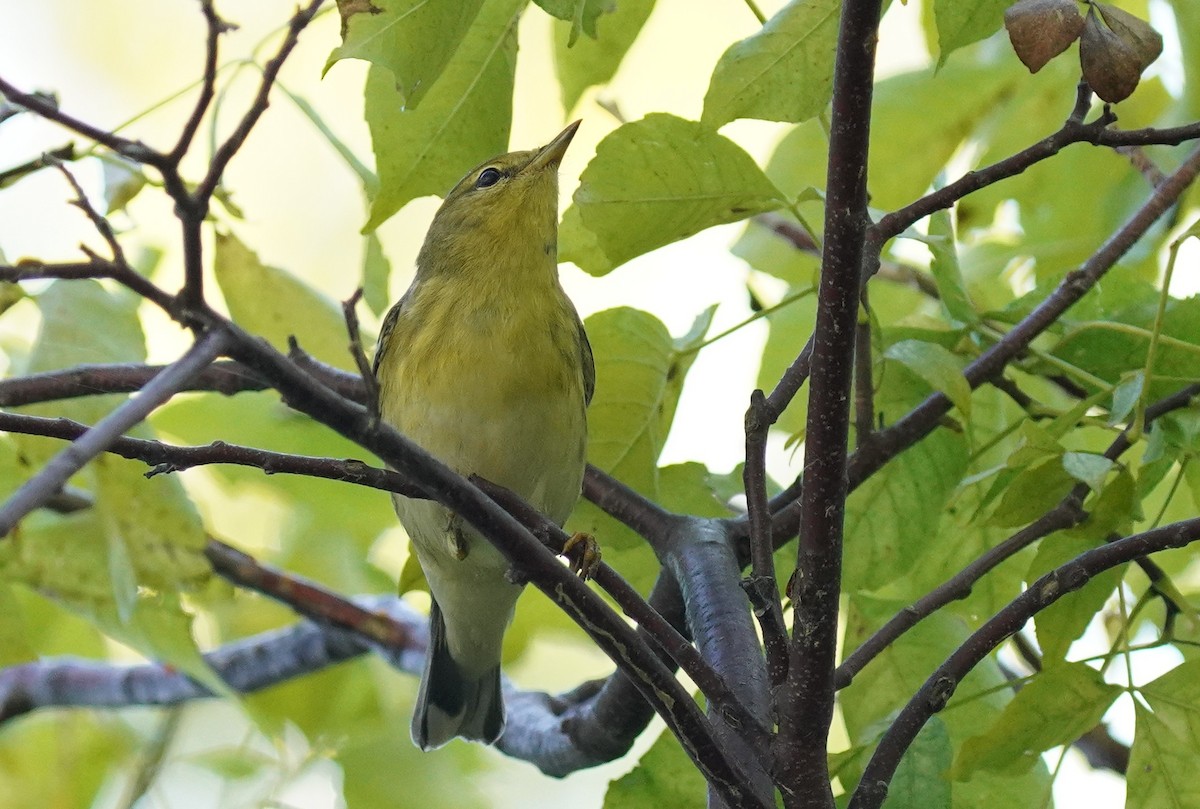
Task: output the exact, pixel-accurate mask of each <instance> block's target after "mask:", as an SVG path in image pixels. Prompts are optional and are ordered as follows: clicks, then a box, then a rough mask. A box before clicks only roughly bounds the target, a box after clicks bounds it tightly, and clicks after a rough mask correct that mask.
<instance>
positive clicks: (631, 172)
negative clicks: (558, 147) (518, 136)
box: [560, 113, 783, 275]
mask: <svg viewBox="0 0 1200 809" xmlns="http://www.w3.org/2000/svg"><path fill="white" fill-rule="evenodd" d="M782 204H783V202H782V197H781V195H780V193H779V191H778V190H777V189H776V188H775V187H774V186H773V185H772V184H771V182H770V181H769V180H767V178H766V176H765V175H763V173H762V170H761V169H759V167H758V166H757V165H755V163H754V161H753V160H752V159H751V158H750V156H749V155H748V154H746V153H745V152H744V151H742V149H741V147H739V146H738V145H737V144H735V143H734V142H733V141H731V140H728V139H727V138H724V137H722V136H721V135H718V134H717V133H715V132H713V131H711V130H709V129H707V128H706V127H704V126H702V125H700V124H698V123H695V122H694V121H685V120H683V119H682V118H676V117H675V116H673V115H667V114H665V113H654V114H652V115H648V116H646V117H645V118H643V119H642V120H640V121H635V122H633V123H629V124H625V125H623V126H621V127H620V128H618V129H617V130H616V131H614V132H612V133H611V134H609V135H608V136H607V137H605V138H604V140H602V141H601V142H600V144H599V146H597V147H596V156H595V158H593V159H592V162H591V163H589V164H588V167H587V168H586V169H584V172H583V176H582V177H581V178H580V184H579V188H578V189H577V190H576V191H575V196H574V200H573V205H572V208H571V210H568V211H567V215H566V216H565V217H564V219H563V227H562V231H561V240H562V243H563V249H562V252H561V254H560V255H561V258H562V260H563V261H572V262H574V263H575V264H577V265H578V266H579V267H580V268H581V269H583V270H585V271H586V272H589V273H591V274H593V275H603V274H605V273H607V272H608V271H610V270H612V269H613V268H614V267H618V266H620V265H621V264H624V263H625V262H626V261H628V260H629V259H631V258H634V257H635V256H639V255H641V254H643V253H647V252H649V251H651V250H653V249H655V248H657V247H662V246H663V245H665V244H670V243H671V242H674V241H678V240H679V239H683V238H686V237H688V236H691V235H692V234H694V233H699V232H700V231H702V230H704V229H705V228H709V227H712V226H713V225H720V224H723V223H726V222H734V221H737V220H739V219H746V218H748V217H751V216H754V215H755V214H758V213H762V212H763V211H769V210H772V209H774V208H778V207H780V205H782ZM574 209H578V213H577V214H574V215H573V214H572V210H574ZM581 231H586V232H587V234H586V235H585V234H583V233H582V232H581Z"/></svg>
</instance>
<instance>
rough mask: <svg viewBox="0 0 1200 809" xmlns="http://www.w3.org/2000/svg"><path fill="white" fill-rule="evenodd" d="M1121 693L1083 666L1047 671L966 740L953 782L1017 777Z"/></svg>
mask: <svg viewBox="0 0 1200 809" xmlns="http://www.w3.org/2000/svg"><path fill="white" fill-rule="evenodd" d="M1121 693H1122V690H1121V688H1120V687H1118V686H1115V685H1108V684H1107V683H1105V682H1104V678H1103V677H1102V676H1101V675H1100V673H1099V672H1098V671H1096V670H1095V669H1093V668H1091V667H1090V666H1088V665H1085V664H1083V663H1063V664H1061V665H1056V666H1051V667H1050V668H1047V669H1046V670H1045V671H1043V672H1041V673H1040V674H1038V675H1036V676H1035V677H1034V678H1033V679H1032V680H1031V681H1030V682H1029V683H1028V684H1027V685H1026V686H1025V687H1024V688H1022V689H1021V690H1020V691H1018V692H1017V695H1016V696H1015V697H1014V698H1013V701H1012V702H1010V703H1009V704H1008V706H1007V707H1005V709H1004V711H1003V712H1002V713H1001V714H1000V717H999V718H998V719H997V720H996V721H995V723H994V724H993V725H992V726H991V727H990V728H988V729H987V730H986V731H984V732H983V733H981V734H979V735H978V736H975V737H973V738H971V739H968V740H967V741H966V742H965V743H964V744H963V746H962V748H961V749H960V750H959V753H958V757H957V759H956V760H955V762H954V774H955V777H956V778H969V777H970V775H971V774H972V773H973V772H974V771H975V770H979V769H986V770H998V771H1002V772H1022V771H1024V770H1027V769H1029V768H1030V767H1032V766H1033V765H1034V764H1036V763H1037V762H1038V761H1040V759H1041V753H1042V752H1043V751H1046V750H1049V749H1050V748H1051V747H1056V746H1058V745H1062V744H1069V743H1071V742H1073V741H1075V740H1076V739H1078V738H1079V737H1080V736H1082V735H1083V734H1084V733H1086V732H1087V731H1089V730H1091V729H1092V728H1093V727H1095V726H1096V724H1097V723H1098V722H1099V721H1100V719H1101V717H1103V716H1104V713H1105V712H1106V711H1107V710H1108V707H1109V706H1110V705H1112V703H1113V700H1115V699H1116V698H1117V697H1118V696H1120V695H1121Z"/></svg>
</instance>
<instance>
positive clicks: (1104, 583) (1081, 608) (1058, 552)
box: [1026, 531, 1123, 664]
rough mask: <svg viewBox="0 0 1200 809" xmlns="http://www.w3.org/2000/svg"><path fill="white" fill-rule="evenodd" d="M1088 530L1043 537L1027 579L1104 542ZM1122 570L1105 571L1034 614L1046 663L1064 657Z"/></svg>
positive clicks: (1038, 575) (1102, 602)
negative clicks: (1089, 534)
mask: <svg viewBox="0 0 1200 809" xmlns="http://www.w3.org/2000/svg"><path fill="white" fill-rule="evenodd" d="M1088 533H1091V532H1087V533H1085V532H1082V531H1081V532H1078V533H1076V532H1067V531H1061V532H1057V533H1054V534H1051V535H1050V536H1048V537H1046V538H1045V539H1043V540H1042V541H1041V542H1040V543H1038V549H1037V555H1036V556H1035V557H1034V559H1033V562H1032V563H1031V564H1030V565H1029V572H1028V573H1027V574H1026V581H1030V582H1032V581H1036V580H1037V579H1039V578H1041V577H1042V576H1044V575H1045V574H1047V573H1049V572H1050V571H1051V570H1054V569H1055V568H1057V567H1059V566H1061V565H1063V564H1066V563H1067V562H1069V561H1071V560H1072V559H1074V558H1075V557H1077V556H1079V555H1080V554H1081V553H1084V552H1085V551H1090V550H1091V549H1092V548H1095V547H1097V546H1099V545H1101V544H1103V542H1102V540H1101V539H1100V538H1098V536H1096V535H1095V534H1092V535H1091V536H1088ZM1122 573H1123V571H1122V570H1121V569H1120V568H1113V569H1112V570H1106V571H1104V572H1103V573H1101V574H1099V575H1098V576H1095V577H1093V578H1092V579H1091V581H1089V582H1088V583H1087V584H1085V585H1084V586H1083V587H1081V588H1079V589H1078V590H1076V591H1074V592H1072V593H1067V594H1066V595H1064V596H1063V597H1062V598H1060V599H1059V600H1058V601H1055V602H1054V603H1053V604H1051V605H1050V606H1049V607H1047V608H1046V609H1044V610H1042V611H1041V612H1039V613H1038V614H1037V615H1036V616H1034V619H1033V622H1034V627H1035V629H1036V630H1037V640H1038V645H1039V646H1040V647H1041V649H1042V656H1043V657H1044V659H1045V660H1046V662H1047V664H1050V663H1052V662H1054V661H1059V660H1065V659H1066V657H1067V651H1068V650H1069V649H1070V648H1071V644H1072V643H1073V642H1074V641H1075V640H1077V639H1078V638H1079V637H1080V636H1081V635H1082V634H1083V632H1084V630H1085V629H1087V627H1088V624H1089V623H1091V620H1092V619H1093V618H1094V617H1096V613H1097V612H1099V611H1100V610H1101V609H1103V608H1104V604H1105V602H1106V601H1108V597H1109V596H1110V595H1112V592H1113V589H1114V588H1115V587H1116V586H1117V585H1118V584H1119V583H1120V581H1121V576H1122Z"/></svg>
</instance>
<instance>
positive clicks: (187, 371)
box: [0, 331, 230, 537]
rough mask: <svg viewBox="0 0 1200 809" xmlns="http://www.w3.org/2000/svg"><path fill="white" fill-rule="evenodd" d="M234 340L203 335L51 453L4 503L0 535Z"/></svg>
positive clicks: (223, 334) (219, 334)
mask: <svg viewBox="0 0 1200 809" xmlns="http://www.w3.org/2000/svg"><path fill="white" fill-rule="evenodd" d="M229 342H230V340H229V335H227V334H225V333H223V332H219V331H218V332H210V333H208V334H205V335H203V336H202V337H201V338H200V339H199V340H198V341H197V342H196V343H195V344H194V345H193V346H192V347H191V348H190V349H188V351H187V353H186V354H184V355H183V357H182V358H180V359H179V361H178V362H176V363H175V364H173V365H170V366H168V367H167V368H166V369H164V370H163V371H162V372H161V373H159V374H158V375H157V376H156V377H154V379H152V380H151V381H150V382H149V383H148V384H147V385H146V386H145V387H144V388H142V391H141V393H140V394H139V395H138V396H137V397H136V398H133V399H130V400H128V401H127V402H125V403H124V404H122V405H121V406H119V407H118V408H117V409H116V410H114V411H113V412H111V413H109V414H108V415H107V416H105V417H104V418H103V419H101V420H100V421H99V422H97V424H96V426H95V427H92V428H91V429H89V430H88V431H87V432H86V433H84V434H83V435H81V436H80V437H79V438H77V439H76V440H75V441H74V442H72V443H71V445H70V446H68V447H67V448H66V449H64V450H63V451H62V452H60V453H58V454H57V455H55V456H54V457H53V458H51V459H50V460H49V461H48V462H47V463H46V465H45V466H43V467H42V468H41V470H39V471H38V473H37V474H36V475H34V476H33V477H31V478H30V479H29V480H27V481H26V482H25V483H24V484H23V485H22V486H21V488H19V489H17V491H16V492H14V493H13V495H12V496H11V497H9V499H8V501H7V502H5V504H4V506H3V507H2V508H0V537H5V536H8V535H9V533H11V532H12V530H13V528H15V527H16V525H17V523H18V522H19V521H20V520H21V518H22V517H24V516H25V515H26V514H28V513H29V512H30V511H32V510H33V509H35V508H38V507H39V506H41V505H42V503H44V502H46V500H47V498H49V497H51V496H52V495H53V494H55V493H56V492H57V491H58V490H59V489H61V488H62V486H63V484H65V483H66V482H67V480H68V479H69V478H70V477H71V475H73V474H75V473H76V472H78V471H79V470H80V469H81V468H82V467H83V465H84V464H86V463H87V462H88V461H90V460H91V459H92V458H94V457H96V456H97V455H99V454H100V453H101V452H104V451H105V449H106V448H107V447H108V446H109V445H110V444H111V443H112V442H113V441H114V440H116V439H117V438H118V437H120V436H121V434H122V433H124V432H125V431H126V430H128V429H129V428H130V427H132V426H133V425H135V424H137V423H138V422H140V421H142V420H143V419H145V418H146V416H148V415H150V413H151V412H153V411H154V410H155V408H157V407H159V406H160V405H161V404H162V403H163V402H166V401H167V400H168V399H170V398H171V397H172V396H174V395H175V394H176V393H177V392H178V391H179V388H180V386H182V385H183V384H185V383H186V382H187V380H188V379H190V378H191V377H192V375H194V374H196V373H198V372H199V371H200V370H201V369H203V368H205V367H207V366H208V364H209V363H211V362H212V361H213V360H214V359H216V358H217V357H218V356H220V354H221V352H222V351H223V350H224V349H225V347H226V345H227V344H228V343H229Z"/></svg>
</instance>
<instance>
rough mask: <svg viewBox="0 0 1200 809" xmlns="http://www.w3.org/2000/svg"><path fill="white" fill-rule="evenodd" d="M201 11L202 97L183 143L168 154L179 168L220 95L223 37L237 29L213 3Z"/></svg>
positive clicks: (204, 0) (204, 3) (205, 1)
mask: <svg viewBox="0 0 1200 809" xmlns="http://www.w3.org/2000/svg"><path fill="white" fill-rule="evenodd" d="M200 10H201V11H202V12H203V14H204V24H205V28H206V30H207V37H206V39H205V44H204V78H203V79H202V80H201V82H200V97H199V98H198V99H196V105H195V106H194V107H193V108H192V114H191V115H190V116H188V119H187V121H185V122H184V125H183V130H182V131H181V132H180V133H179V140H177V141H176V142H175V148H174V149H172V150H171V152H170V154H168V155H167V159H168V160H169V161H170V162H171V164H172V165H173V166H175V167H178V166H179V163H180V161H182V160H183V156H184V155H185V154H187V150H188V149H189V148H190V147H191V145H192V139H193V138H194V137H196V132H197V130H199V129H200V122H201V121H202V120H204V114H205V113H206V112H208V106H209V105H210V104H211V103H212V100H213V96H214V95H215V94H216V85H217V54H218V50H219V43H220V39H221V35H222V34H224V33H227V32H228V31H230V30H232V29H233V28H234V27H235V26H233V25H230V24H229V23H227V22H225V21H224V20H222V19H221V18H220V17H219V16H217V10H216V8H215V7H214V6H213V2H212V0H200Z"/></svg>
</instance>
